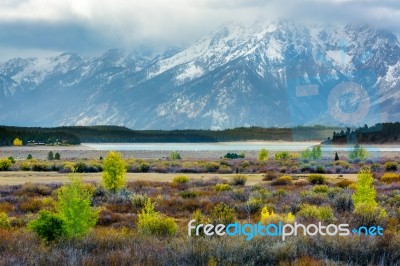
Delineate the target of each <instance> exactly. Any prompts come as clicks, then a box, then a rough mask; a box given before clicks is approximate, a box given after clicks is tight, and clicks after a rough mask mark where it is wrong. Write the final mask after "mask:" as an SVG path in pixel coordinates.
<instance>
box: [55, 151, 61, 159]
mask: <svg viewBox="0 0 400 266" xmlns="http://www.w3.org/2000/svg"><path fill="white" fill-rule="evenodd" d="M60 159H61V155H60V153H58V152H56V154H54V160H60Z"/></svg>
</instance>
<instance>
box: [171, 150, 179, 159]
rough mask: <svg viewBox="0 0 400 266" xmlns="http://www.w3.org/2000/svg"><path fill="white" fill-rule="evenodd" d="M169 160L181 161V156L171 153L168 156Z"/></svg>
mask: <svg viewBox="0 0 400 266" xmlns="http://www.w3.org/2000/svg"><path fill="white" fill-rule="evenodd" d="M169 159H171V160H180V159H182V157H181V155H180V154H179V152H177V151H173V152H171V153H170V154H169Z"/></svg>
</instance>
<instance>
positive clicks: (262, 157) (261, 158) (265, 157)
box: [257, 149, 268, 161]
mask: <svg viewBox="0 0 400 266" xmlns="http://www.w3.org/2000/svg"><path fill="white" fill-rule="evenodd" d="M257 160H259V161H267V160H268V151H267V150H266V149H261V151H260V153H259V154H258V158H257Z"/></svg>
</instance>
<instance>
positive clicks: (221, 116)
mask: <svg viewBox="0 0 400 266" xmlns="http://www.w3.org/2000/svg"><path fill="white" fill-rule="evenodd" d="M399 76H400V44H399V41H398V40H397V38H396V36H395V35H394V34H392V33H390V32H389V31H385V30H377V29H373V28H370V27H368V26H365V25H363V26H352V25H347V26H341V25H312V26H310V25H298V24H295V23H292V22H290V21H275V22H259V23H255V24H252V25H240V24H234V25H226V26H224V27H221V28H220V29H218V30H216V31H215V32H212V33H211V34H209V35H208V36H205V37H204V38H202V39H201V40H199V41H197V42H196V43H194V44H193V45H191V46H190V47H188V48H186V49H183V50H176V49H172V50H169V51H166V52H165V53H164V54H160V55H157V56H148V55H143V54H142V53H140V51H139V52H138V51H136V52H126V51H123V50H118V49H114V50H109V51H107V52H105V53H104V54H103V55H101V56H99V57H96V58H85V57H82V56H80V55H77V54H72V53H64V54H61V55H59V56H56V57H52V58H15V59H12V60H9V61H8V62H5V63H4V64H0V124H6V125H24V126H58V125H96V124H114V125H124V126H127V127H130V128H134V129H180V128H182V129H183V128H185V129H187V128H211V129H222V128H233V127H240V126H265V127H270V126H279V127H281V126H295V125H304V124H305V125H312V124H326V125H340V126H343V125H355V126H358V125H363V124H365V123H367V124H374V123H376V122H385V121H398V120H400V105H399V98H400V87H399V86H400V84H399Z"/></svg>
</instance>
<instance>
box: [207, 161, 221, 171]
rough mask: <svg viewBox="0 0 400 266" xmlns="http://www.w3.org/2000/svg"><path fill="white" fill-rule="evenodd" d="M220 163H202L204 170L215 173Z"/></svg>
mask: <svg viewBox="0 0 400 266" xmlns="http://www.w3.org/2000/svg"><path fill="white" fill-rule="evenodd" d="M219 167H220V165H219V164H218V163H216V162H207V163H205V164H204V169H205V171H206V172H210V173H215V172H216V171H218V169H219Z"/></svg>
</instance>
